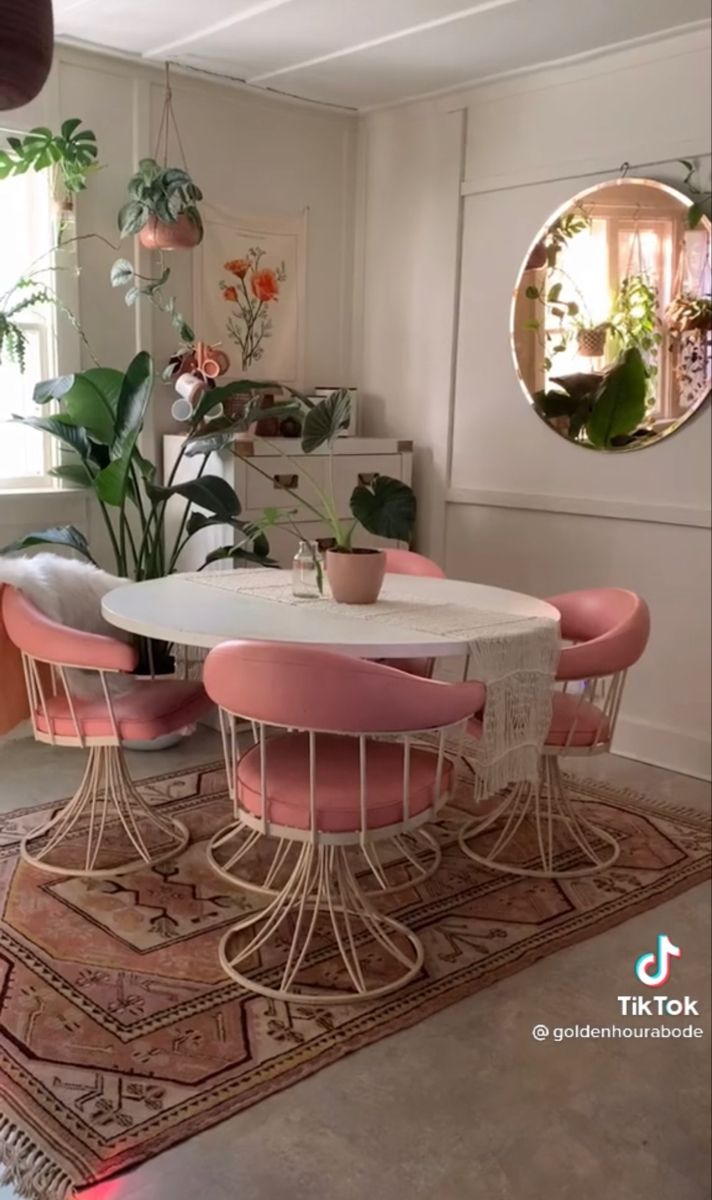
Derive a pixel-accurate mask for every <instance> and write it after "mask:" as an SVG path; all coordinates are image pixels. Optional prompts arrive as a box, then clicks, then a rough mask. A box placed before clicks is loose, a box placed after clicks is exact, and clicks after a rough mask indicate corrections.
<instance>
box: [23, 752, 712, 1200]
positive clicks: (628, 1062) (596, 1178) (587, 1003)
mask: <svg viewBox="0 0 712 1200" xmlns="http://www.w3.org/2000/svg"><path fill="white" fill-rule="evenodd" d="M219 754H220V751H219V744H218V739H217V737H216V735H214V734H213V733H211V732H209V731H201V732H200V733H199V734H198V735H196V737H194V738H193V739H191V740H190V741H189V742H187V743H186V744H185V745H183V746H181V747H180V749H178V750H172V751H167V752H166V753H165V754H156V755H148V754H143V755H138V754H134V755H133V756H132V757H131V767H132V770H133V771H134V772H135V775H136V776H137V777H138V776H140V775H153V774H157V773H159V772H161V771H163V770H167V769H172V768H175V767H179V766H180V765H188V764H191V763H197V762H206V761H208V760H210V759H211V758H217V757H219ZM80 761H81V754H79V753H75V752H74V751H71V750H65V749H57V750H52V749H51V748H49V747H45V746H35V745H33V744H32V743H30V742H28V741H15V742H10V743H6V744H4V745H0V810H7V809H9V808H14V807H18V806H20V805H24V804H30V803H32V802H33V801H39V800H43V799H50V798H52V797H53V796H56V797H60V796H61V795H66V794H67V793H68V792H70V791H71V789H72V787H73V786H74V782H75V780H76V778H77V773H78V770H79V766H80ZM584 768H585V772H586V773H587V774H589V775H592V774H596V775H599V776H601V777H604V778H606V779H607V780H609V781H611V782H613V783H619V784H623V785H626V786H630V787H634V788H636V789H638V790H640V791H642V792H644V793H646V794H648V795H650V796H653V797H660V798H664V799H674V800H675V801H676V802H677V803H680V804H687V805H691V806H694V807H700V808H704V809H705V810H707V809H708V807H709V799H710V792H709V786H708V785H707V784H705V783H703V782H701V781H699V780H695V779H691V778H688V777H685V776H681V775H675V774H673V773H671V772H668V771H662V770H660V769H658V768H655V767H649V766H646V765H645V764H641V763H635V762H632V761H630V760H626V759H622V758H615V757H608V758H603V757H602V758H600V759H597V760H593V762H592V763H585V764H584ZM709 912H710V891H709V888H708V887H706V886H705V887H698V888H696V889H694V890H693V891H690V892H687V893H686V894H685V895H683V896H680V897H678V898H677V899H675V900H672V901H670V902H669V903H667V904H665V905H662V906H661V907H659V908H657V909H654V910H652V911H651V912H648V913H644V914H643V915H642V916H639V917H635V918H634V919H632V920H630V921H629V922H627V923H626V924H625V925H623V926H621V927H619V928H618V929H613V930H610V931H609V932H608V933H605V934H602V935H601V936H599V937H596V938H593V939H591V940H590V941H587V942H584V943H582V944H580V945H577V946H574V947H572V948H571V949H569V950H565V951H563V952H561V953H559V954H557V955H555V956H553V957H551V958H548V959H546V960H544V961H543V962H540V963H538V964H537V965H535V966H534V967H531V968H529V970H527V971H525V972H523V973H521V974H519V975H515V976H513V977H511V978H510V979H506V980H503V981H502V982H501V983H499V984H496V985H495V986H494V987H491V988H489V989H488V990H486V991H484V992H481V993H480V994H479V995H477V996H473V997H471V998H470V999H468V1000H464V1001H463V1002H462V1003H460V1004H457V1005H454V1006H453V1007H451V1008H449V1009H447V1010H445V1011H444V1012H442V1013H440V1014H438V1015H437V1016H434V1017H431V1018H430V1019H429V1020H427V1021H424V1022H423V1023H421V1024H420V1025H418V1026H416V1027H415V1028H413V1029H410V1030H407V1031H405V1032H403V1033H400V1034H396V1035H395V1036H394V1037H391V1038H389V1039H387V1040H385V1041H382V1042H379V1043H377V1044H376V1045H374V1046H370V1047H368V1048H367V1049H364V1050H361V1051H359V1052H358V1053H356V1054H354V1055H352V1056H351V1057H349V1058H346V1059H343V1060H342V1061H341V1062H339V1063H336V1064H335V1065H334V1066H331V1067H329V1068H327V1069H326V1070H324V1071H322V1072H320V1073H319V1074H317V1075H314V1076H312V1077H311V1078H310V1079H307V1080H305V1081H304V1082H302V1083H300V1084H298V1085H297V1086H296V1087H293V1088H290V1089H288V1090H287V1091H284V1092H282V1093H281V1094H279V1095H277V1096H274V1097H272V1098H271V1099H269V1100H265V1101H264V1102H263V1103H262V1104H258V1105H256V1106H255V1107H254V1108H252V1109H249V1110H248V1111H247V1112H245V1113H242V1114H241V1115H239V1116H237V1117H234V1118H233V1119H232V1120H230V1121H226V1122H224V1123H223V1124H222V1125H220V1126H218V1127H217V1128H215V1129H213V1130H211V1131H209V1132H208V1133H204V1134H202V1135H201V1136H200V1137H197V1138H194V1139H193V1140H192V1141H189V1142H186V1143H184V1144H183V1145H181V1146H178V1147H177V1148H176V1149H174V1150H171V1151H169V1152H167V1153H166V1154H163V1155H161V1156H160V1157H159V1158H156V1159H154V1160H153V1161H152V1162H149V1163H146V1164H145V1165H144V1166H142V1167H140V1168H138V1169H137V1170H136V1171H133V1172H131V1173H130V1174H128V1175H125V1176H123V1177H122V1178H121V1179H120V1180H117V1181H115V1182H112V1184H111V1185H110V1186H109V1185H104V1186H103V1187H102V1186H99V1187H96V1188H94V1189H91V1190H89V1191H86V1192H83V1193H82V1200H103V1198H104V1197H108V1196H109V1195H110V1196H111V1200H196V1198H198V1200H236V1198H237V1197H239V1200H283V1198H284V1200H361V1198H362V1197H364V1198H366V1197H367V1198H368V1200H416V1198H418V1197H427V1198H428V1200H669V1197H670V1196H673V1197H674V1198H675V1200H708V1197H709V1195H710V1163H709V1118H710V1114H709V1060H710V1037H711V1036H712V1028H711V1025H710V993H709V977H710V919H709ZM660 932H665V933H667V934H668V936H669V937H670V938H671V939H672V940H673V941H674V942H675V943H676V945H678V946H680V947H682V949H683V958H682V959H681V961H680V962H679V963H676V964H675V976H674V982H671V984H670V993H671V994H672V995H675V996H683V995H689V996H691V997H693V998H695V999H697V1000H699V1001H700V1014H701V1015H700V1018H699V1021H698V1022H697V1023H698V1024H699V1025H700V1026H702V1028H703V1029H704V1037H703V1039H702V1040H701V1041H692V1042H685V1043H683V1042H677V1041H675V1042H672V1041H656V1042H648V1041H646V1042H642V1041H625V1042H622V1041H606V1042H600V1041H596V1042H591V1041H582V1040H579V1041H567V1042H561V1043H558V1044H555V1043H553V1042H551V1041H549V1042H543V1043H537V1042H535V1041H534V1040H533V1038H532V1035H531V1030H532V1027H533V1026H534V1025H535V1024H537V1023H544V1024H546V1025H548V1026H549V1027H550V1028H552V1029H553V1028H554V1027H556V1026H559V1025H561V1026H566V1025H569V1026H570V1025H572V1024H573V1023H578V1024H579V1025H584V1024H586V1023H587V1022H591V1023H593V1024H607V1023H613V1022H615V1021H618V1023H620V1017H619V1015H618V1006H617V1004H616V996H617V995H618V994H619V993H621V992H630V991H634V990H635V988H634V987H631V964H632V962H633V960H634V959H635V957H637V955H638V954H640V953H641V952H642V951H643V950H646V949H652V948H653V947H654V941H655V937H656V935H657V934H658V933H660ZM13 1195H14V1193H13V1192H12V1191H11V1190H10V1189H8V1188H0V1200H10V1198H11V1197H12V1196H13Z"/></svg>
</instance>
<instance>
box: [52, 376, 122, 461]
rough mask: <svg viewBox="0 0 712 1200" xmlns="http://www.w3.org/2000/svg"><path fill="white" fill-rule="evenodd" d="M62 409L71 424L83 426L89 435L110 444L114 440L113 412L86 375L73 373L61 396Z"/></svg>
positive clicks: (107, 444)
mask: <svg viewBox="0 0 712 1200" xmlns="http://www.w3.org/2000/svg"><path fill="white" fill-rule="evenodd" d="M62 405H63V408H64V411H65V412H66V413H67V414H68V415H69V416H70V417H71V419H72V422H73V424H75V425H80V426H83V427H84V429H86V431H87V433H88V434H89V435H90V437H92V438H94V440H95V441H97V442H101V443H102V445H104V446H110V445H111V443H112V442H113V440H114V414H113V412H112V409H111V407H110V406H109V404H108V403H107V401H106V400H105V399H104V397H103V395H102V393H101V392H100V391H99V389H98V388H97V387H96V386H95V385H94V384H93V383H92V382H91V380H90V379H87V377H86V375H75V376H74V383H73V384H72V386H71V388H70V389H69V391H68V392H65V394H64V396H63V398H62Z"/></svg>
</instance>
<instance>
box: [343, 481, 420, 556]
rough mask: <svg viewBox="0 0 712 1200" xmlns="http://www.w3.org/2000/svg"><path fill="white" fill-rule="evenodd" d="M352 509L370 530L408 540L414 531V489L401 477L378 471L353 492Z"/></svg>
mask: <svg viewBox="0 0 712 1200" xmlns="http://www.w3.org/2000/svg"><path fill="white" fill-rule="evenodd" d="M350 507H351V512H352V513H353V515H354V516H355V518H356V520H357V521H359V522H360V523H361V525H363V527H364V529H366V530H368V532H369V533H373V534H375V535H376V536H377V537H384V538H394V539H395V540H396V541H401V542H407V541H409V540H410V536H411V534H412V532H413V526H414V524H415V516H416V501H415V494H414V492H413V489H412V488H410V487H409V486H408V484H407V483H403V482H402V481H401V480H400V479H392V478H391V477H390V476H389V475H377V476H376V477H375V479H374V480H373V481H372V483H369V484H359V485H358V487H356V488H354V490H353V492H352V494H351V502H350Z"/></svg>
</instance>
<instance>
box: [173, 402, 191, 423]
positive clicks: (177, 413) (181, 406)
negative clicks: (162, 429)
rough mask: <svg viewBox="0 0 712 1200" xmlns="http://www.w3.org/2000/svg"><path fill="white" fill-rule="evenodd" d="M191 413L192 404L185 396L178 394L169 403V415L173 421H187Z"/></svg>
mask: <svg viewBox="0 0 712 1200" xmlns="http://www.w3.org/2000/svg"><path fill="white" fill-rule="evenodd" d="M192 415H193V405H192V404H191V403H190V400H186V398H185V396H179V397H178V399H177V400H174V401H173V404H172V405H171V416H172V417H173V420H174V421H189V420H190V418H191V417H192Z"/></svg>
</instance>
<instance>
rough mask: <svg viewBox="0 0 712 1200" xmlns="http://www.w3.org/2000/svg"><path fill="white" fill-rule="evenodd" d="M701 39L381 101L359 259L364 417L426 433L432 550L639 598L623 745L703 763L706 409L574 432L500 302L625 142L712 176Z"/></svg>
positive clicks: (456, 563)
mask: <svg viewBox="0 0 712 1200" xmlns="http://www.w3.org/2000/svg"><path fill="white" fill-rule="evenodd" d="M709 44H710V39H709V35H708V34H707V33H705V32H702V33H695V34H688V35H684V36H678V37H676V38H671V39H668V40H666V41H662V42H658V43H655V44H652V45H647V46H640V47H637V48H629V49H627V50H624V51H619V52H616V53H615V54H609V55H607V56H604V57H600V58H598V59H595V60H591V61H588V62H585V63H578V64H571V65H568V66H560V67H558V68H555V69H554V68H550V69H547V70H546V71H541V72H537V73H533V74H531V75H529V76H526V77H524V76H523V77H520V78H516V79H511V80H507V81H501V82H499V83H496V84H491V85H488V86H485V87H481V88H478V89H473V90H471V91H470V92H468V93H461V94H459V95H455V96H448V97H443V98H442V99H440V100H438V101H433V102H430V103H426V104H418V105H413V106H407V107H404V108H401V109H395V110H390V111H387V112H381V113H374V114H372V115H371V116H369V117H368V118H367V119H366V120H365V121H364V124H363V128H362V130H361V144H360V172H361V175H360V182H361V187H360V212H359V218H358V225H357V228H358V230H359V238H358V243H359V245H358V253H357V259H356V261H357V269H358V272H359V276H358V279H357V289H356V295H357V322H356V330H357V336H356V340H355V363H356V373H357V378H358V382H359V385H360V387H361V388H362V390H363V391H365V392H366V393H367V395H368V397H369V399H368V401H367V405H366V411H367V413H368V420H369V423H370V424H369V430H368V432H371V433H380V432H384V433H385V432H388V433H397V434H399V435H400V436H408V437H412V438H414V440H415V441H416V444H420V445H421V446H423V445H425V446H427V448H428V449H427V450H426V451H425V452H423V453H422V454H421V458H420V462H419V475H420V479H421V486H420V498H421V506H422V508H423V509H424V511H423V513H422V517H421V528H420V532H419V545H420V547H421V548H422V549H424V550H425V551H426V552H429V553H431V554H434V555H435V556H436V557H441V558H442V560H443V561H444V563H445V565H446V568H447V570H448V571H449V572H450V573H451V574H454V575H458V576H460V577H464V578H471V579H479V580H482V581H484V582H487V583H491V584H500V585H503V586H507V587H513V588H521V589H522V590H528V591H531V592H536V593H538V594H543V595H546V594H551V593H554V592H556V591H562V590H567V589H572V588H578V587H585V586H603V585H607V584H617V585H620V586H623V587H631V588H633V589H634V590H636V591H638V592H640V593H641V594H642V595H644V596H645V597H646V598H647V599H648V601H649V603H650V605H651V609H652V616H653V634H652V639H651V644H650V647H649V650H648V652H647V654H646V656H645V658H644V660H643V661H642V662H641V664H640V665H639V667H638V668H636V670H635V672H633V674H632V677H631V681H630V684H629V688H628V691H627V695H626V698H625V702H624V708H623V716H622V720H621V724H620V727H619V733H618V740H617V745H616V749H617V750H618V751H619V752H620V753H624V754H629V755H631V756H634V757H639V758H642V759H646V760H648V761H651V762H658V763H661V764H662V765H666V766H670V767H674V768H677V769H680V770H683V771H689V772H691V773H694V774H706V773H708V771H709V729H710V717H709V674H708V663H709V644H710V636H709V611H710V597H709V568H708V562H709V559H708V554H709V536H708V527H709V432H710V412H709V408H708V409H707V411H706V412H705V413H703V414H702V415H701V416H700V417H699V418H698V419H696V420H694V421H692V422H690V423H689V424H688V426H686V427H685V428H684V429H683V430H682V431H681V432H679V433H678V434H676V435H675V436H674V437H673V438H670V439H669V440H667V441H666V442H664V443H662V444H660V445H658V446H656V447H653V448H650V449H648V450H645V451H643V452H640V453H636V454H625V455H620V456H614V455H604V454H594V453H591V452H588V451H584V450H582V449H580V448H578V447H575V446H572V445H570V444H568V443H567V442H566V441H565V440H564V439H562V438H559V437H557V436H555V435H554V434H553V433H552V432H551V431H550V430H548V429H547V428H546V427H545V426H544V424H543V423H542V422H540V421H538V420H537V419H536V417H535V416H534V414H533V413H532V412H531V410H530V408H529V406H528V404H527V403H526V401H525V399H524V397H523V395H522V393H521V391H520V388H519V384H518V382H517V379H516V377H515V373H514V370H513V367H512V360H511V353H510V347H509V307H510V303H511V295H512V288H513V285H514V282H515V278H516V274H517V271H518V268H519V266H520V263H521V260H522V257H523V255H524V252H525V250H526V248H527V246H528V244H529V243H530V241H531V239H532V238H533V236H534V234H535V233H536V231H537V229H538V228H539V227H540V226H541V225H542V224H543V223H544V221H545V219H546V218H547V217H548V215H549V214H550V212H551V211H552V210H553V209H555V208H556V207H557V206H558V205H559V204H561V203H562V202H564V201H565V200H566V199H567V198H568V197H569V196H571V195H572V194H574V193H575V192H576V191H578V190H580V189H581V188H583V187H585V186H588V185H590V184H592V183H595V182H596V181H597V180H598V179H603V178H610V177H611V176H615V174H616V173H617V170H618V168H619V166H620V164H622V163H623V162H624V161H627V162H629V163H631V164H632V166H633V167H634V168H635V167H636V165H637V164H641V168H640V170H639V171H638V172H637V173H639V174H649V175H650V176H651V177H653V178H659V179H663V180H669V181H674V180H675V179H679V178H680V177H681V173H682V172H681V168H680V167H679V166H677V165H676V162H675V160H676V159H678V158H681V157H686V158H689V157H700V156H705V155H706V156H707V157H702V158H701V164H702V174H703V176H705V175H708V174H709V157H708V156H709V146H710V103H709V100H710V97H709V91H710V72H709ZM642 164H653V165H647V166H642ZM633 173H636V172H635V171H634V172H633ZM431 453H432V458H431V457H430V455H431Z"/></svg>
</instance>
